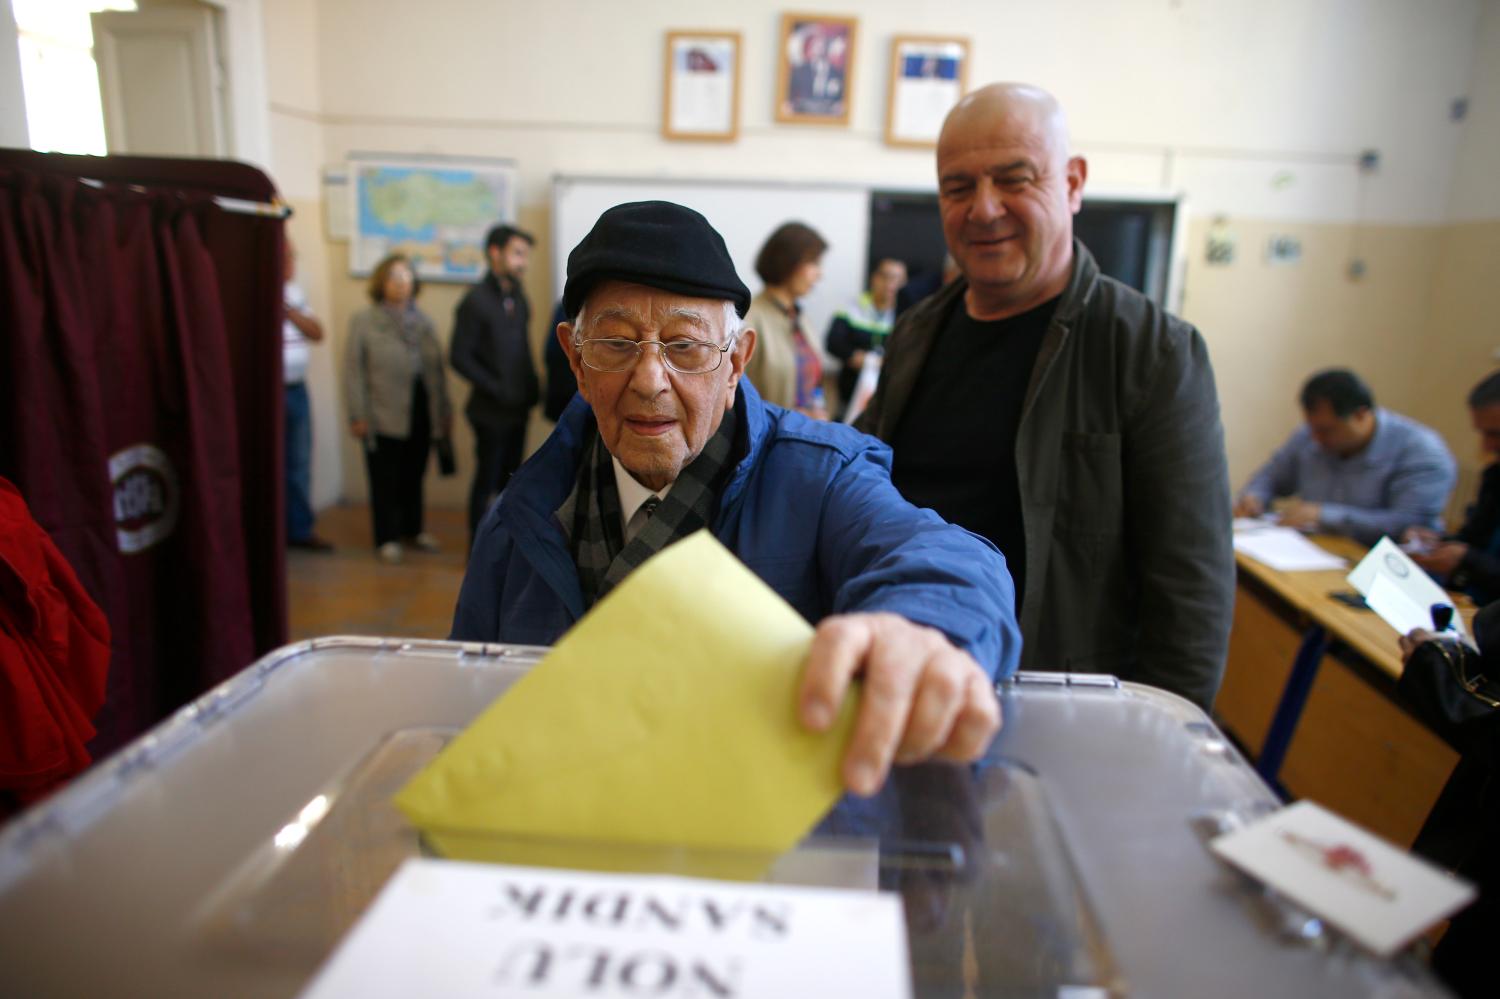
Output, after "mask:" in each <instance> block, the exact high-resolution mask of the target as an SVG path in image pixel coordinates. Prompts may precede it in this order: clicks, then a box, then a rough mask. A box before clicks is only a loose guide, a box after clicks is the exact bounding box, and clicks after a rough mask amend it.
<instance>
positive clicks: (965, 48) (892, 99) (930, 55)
mask: <svg viewBox="0 0 1500 999" xmlns="http://www.w3.org/2000/svg"><path fill="white" fill-rule="evenodd" d="M968 81H969V40H968V39H967V38H935V37H931V36H926V35H897V36H896V37H895V38H893V39H891V86H890V96H889V100H888V101H887V102H886V109H885V141H886V143H887V144H889V145H892V146H911V147H914V148H925V149H930V148H932V147H933V146H935V145H937V137H938V131H939V130H940V129H941V128H942V127H943V119H944V118H945V117H947V114H948V112H949V111H950V110H952V108H953V105H955V104H957V103H958V99H959V98H960V97H962V96H963V95H964V92H965V91H966V90H967V89H968Z"/></svg>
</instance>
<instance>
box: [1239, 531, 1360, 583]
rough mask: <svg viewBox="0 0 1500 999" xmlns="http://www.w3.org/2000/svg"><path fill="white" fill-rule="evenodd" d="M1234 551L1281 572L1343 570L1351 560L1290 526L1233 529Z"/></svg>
mask: <svg viewBox="0 0 1500 999" xmlns="http://www.w3.org/2000/svg"><path fill="white" fill-rule="evenodd" d="M1234 550H1235V551H1237V552H1244V553H1245V554H1246V555H1249V556H1250V557H1251V558H1253V559H1255V560H1256V561H1257V562H1261V563H1264V564H1265V565H1267V566H1270V567H1271V568H1272V569H1276V570H1278V571H1280V572H1310V571H1314V570H1328V569H1342V568H1343V567H1344V566H1345V565H1347V564H1348V563H1347V562H1345V561H1344V560H1343V559H1341V558H1339V557H1338V556H1337V555H1334V554H1332V553H1330V552H1326V551H1324V550H1323V549H1322V548H1319V547H1318V546H1317V545H1315V544H1313V543H1312V542H1311V541H1309V540H1307V538H1305V537H1303V536H1302V534H1301V532H1299V531H1296V530H1293V529H1292V528H1290V527H1260V528H1257V529H1254V530H1249V531H1235V532H1234Z"/></svg>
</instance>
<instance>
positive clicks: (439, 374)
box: [344, 254, 452, 564]
mask: <svg viewBox="0 0 1500 999" xmlns="http://www.w3.org/2000/svg"><path fill="white" fill-rule="evenodd" d="M420 290H421V284H420V283H419V282H418V281H417V278H416V274H415V273H414V272H413V271H412V267H411V264H410V263H409V262H408V261H407V259H406V257H404V256H402V255H400V254H392V255H390V256H388V257H386V258H385V259H384V260H382V261H381V262H380V263H379V264H377V265H376V267H375V273H373V274H371V275H370V285H369V295H370V301H371V302H373V303H374V304H373V305H371V306H370V307H369V308H367V309H364V310H362V311H360V312H358V313H356V314H355V315H354V317H353V318H352V319H350V320H349V344H348V347H347V350H346V352H345V355H344V388H345V392H346V394H347V398H348V404H349V432H350V433H352V434H353V435H354V436H355V437H356V438H358V439H359V440H360V441H361V442H363V444H364V449H365V471H366V472H367V473H368V474H369V478H370V513H371V515H372V518H373V520H374V526H375V550H376V553H377V554H378V555H379V556H380V559H381V561H383V562H389V563H393V564H394V563H397V562H400V561H401V558H402V554H403V548H402V542H403V541H406V542H409V543H410V544H412V545H415V546H416V547H417V548H418V549H420V550H422V551H426V552H433V551H437V549H438V544H437V539H436V538H434V537H433V536H432V535H431V534H428V533H427V532H426V531H424V530H423V529H422V477H423V475H424V474H425V473H426V471H427V452H428V448H429V447H430V446H431V444H432V438H433V437H447V436H448V431H449V429H450V427H451V425H452V410H451V408H450V407H449V405H448V389H447V386H446V384H445V380H444V374H443V350H442V347H441V346H440V345H439V344H438V340H437V336H436V335H435V334H434V333H433V329H432V320H431V319H429V318H427V314H426V313H424V312H423V311H422V310H420V309H418V308H417V307H416V305H415V299H416V296H417V292H418V291H420Z"/></svg>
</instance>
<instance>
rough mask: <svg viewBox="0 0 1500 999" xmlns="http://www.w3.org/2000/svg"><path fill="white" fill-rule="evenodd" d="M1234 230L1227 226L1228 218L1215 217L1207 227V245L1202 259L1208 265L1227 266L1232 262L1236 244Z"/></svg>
mask: <svg viewBox="0 0 1500 999" xmlns="http://www.w3.org/2000/svg"><path fill="white" fill-rule="evenodd" d="M1238 242H1239V241H1238V240H1237V239H1236V238H1235V235H1234V230H1233V229H1230V228H1229V220H1228V219H1224V218H1216V219H1214V221H1213V224H1212V225H1210V226H1209V227H1208V246H1207V248H1206V249H1205V251H1204V255H1203V256H1204V260H1206V261H1207V262H1208V264H1209V266H1210V267H1228V266H1229V265H1230V264H1232V263H1234V253H1235V247H1236V245H1237V244H1238Z"/></svg>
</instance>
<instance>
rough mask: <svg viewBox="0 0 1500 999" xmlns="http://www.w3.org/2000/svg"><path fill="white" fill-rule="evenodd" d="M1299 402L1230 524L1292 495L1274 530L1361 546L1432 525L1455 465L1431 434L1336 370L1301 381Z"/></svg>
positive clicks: (1354, 377)
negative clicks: (1290, 428)
mask: <svg viewBox="0 0 1500 999" xmlns="http://www.w3.org/2000/svg"><path fill="white" fill-rule="evenodd" d="M1301 401H1302V413H1303V416H1304V417H1305V418H1306V424H1305V425H1304V426H1302V427H1299V428H1297V430H1296V431H1295V432H1293V434H1292V436H1291V437H1290V438H1288V440H1287V442H1286V443H1285V444H1283V445H1282V446H1281V447H1280V448H1278V449H1277V451H1276V453H1275V454H1273V455H1272V456H1271V460H1270V461H1268V462H1266V463H1265V465H1263V466H1261V468H1260V470H1259V471H1257V472H1256V473H1255V475H1253V476H1252V477H1251V479H1250V481H1249V483H1247V484H1246V486H1245V489H1244V491H1243V492H1242V493H1240V496H1239V498H1238V499H1237V500H1236V501H1235V505H1234V515H1235V516H1236V517H1259V516H1260V515H1261V514H1263V513H1264V512H1265V511H1266V509H1267V507H1268V506H1269V505H1270V503H1271V501H1272V500H1274V499H1278V498H1281V497H1296V499H1294V500H1292V501H1291V502H1290V503H1289V504H1288V505H1287V506H1286V508H1285V509H1282V510H1280V511H1279V512H1278V519H1279V520H1280V521H1281V523H1282V524H1285V525H1286V526H1287V527H1295V528H1297V529H1298V530H1303V531H1321V532H1323V533H1326V534H1343V535H1347V536H1348V537H1351V538H1353V539H1355V540H1356V541H1361V542H1363V543H1365V544H1367V545H1372V544H1374V543H1375V542H1377V541H1379V540H1380V536H1381V535H1383V534H1388V535H1390V536H1391V537H1393V538H1399V537H1400V536H1401V533H1402V532H1403V531H1404V530H1406V528H1408V527H1413V526H1416V527H1426V528H1431V529H1437V528H1439V527H1440V526H1441V521H1442V514H1443V507H1444V506H1445V505H1446V504H1447V502H1448V494H1449V493H1451V492H1453V484H1454V482H1455V481H1457V479H1458V466H1457V464H1456V463H1455V462H1454V460H1453V455H1452V454H1451V453H1450V452H1449V451H1448V445H1446V444H1444V443H1443V438H1442V437H1441V436H1440V435H1439V434H1438V433H1437V431H1435V430H1432V429H1431V428H1429V427H1425V426H1423V425H1422V424H1420V423H1418V422H1417V421H1416V420H1413V419H1411V418H1410V417H1406V416H1402V415H1401V414H1400V413H1395V412H1392V411H1391V410H1389V409H1386V408H1385V407H1383V406H1380V407H1377V406H1376V405H1375V397H1374V395H1373V394H1372V393H1371V392H1370V389H1369V386H1367V385H1366V384H1365V383H1364V381H1363V380H1362V379H1360V377H1359V376H1358V375H1356V374H1355V373H1354V372H1352V371H1347V370H1345V369H1342V368H1334V369H1331V370H1329V371H1322V372H1319V373H1318V374H1316V375H1313V376H1312V377H1311V378H1309V379H1308V380H1307V382H1306V384H1304V385H1303V386H1302V399H1301Z"/></svg>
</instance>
